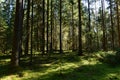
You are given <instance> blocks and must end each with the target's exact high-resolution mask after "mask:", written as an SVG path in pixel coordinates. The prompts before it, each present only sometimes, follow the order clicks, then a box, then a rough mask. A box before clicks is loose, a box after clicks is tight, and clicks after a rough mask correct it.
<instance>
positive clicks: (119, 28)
mask: <svg viewBox="0 0 120 80" xmlns="http://www.w3.org/2000/svg"><path fill="white" fill-rule="evenodd" d="M116 10H117V13H116V14H117V29H118V44H119V48H120V17H119V0H116Z"/></svg>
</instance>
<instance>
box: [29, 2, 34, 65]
mask: <svg viewBox="0 0 120 80" xmlns="http://www.w3.org/2000/svg"><path fill="white" fill-rule="evenodd" d="M30 37H31V44H30V45H31V48H30V64H32V55H33V0H32V18H31V35H30Z"/></svg>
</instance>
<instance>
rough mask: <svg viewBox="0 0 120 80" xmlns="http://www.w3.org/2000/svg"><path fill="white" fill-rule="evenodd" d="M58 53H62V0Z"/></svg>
mask: <svg viewBox="0 0 120 80" xmlns="http://www.w3.org/2000/svg"><path fill="white" fill-rule="evenodd" d="M59 36H60V53H62V0H60V35H59Z"/></svg>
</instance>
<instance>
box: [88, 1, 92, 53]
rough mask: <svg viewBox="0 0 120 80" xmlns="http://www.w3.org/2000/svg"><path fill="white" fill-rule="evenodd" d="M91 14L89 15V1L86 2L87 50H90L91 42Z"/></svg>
mask: <svg viewBox="0 0 120 80" xmlns="http://www.w3.org/2000/svg"><path fill="white" fill-rule="evenodd" d="M91 37H92V34H91V14H90V1H89V0H88V50H89V51H91V50H92V40H91Z"/></svg>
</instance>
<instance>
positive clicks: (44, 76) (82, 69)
mask: <svg viewBox="0 0 120 80" xmlns="http://www.w3.org/2000/svg"><path fill="white" fill-rule="evenodd" d="M104 54H106V53H104V52H97V53H93V54H92V55H91V54H90V55H89V56H88V55H85V56H82V57H79V56H76V55H75V54H73V53H66V54H63V55H59V54H52V55H51V56H40V55H37V56H34V58H33V64H32V65H30V64H29V63H28V62H29V61H28V60H29V58H28V57H24V58H22V59H21V67H19V68H18V69H16V71H13V69H11V68H10V66H9V62H10V56H5V55H1V56H0V80H120V66H116V67H111V66H109V65H107V64H105V63H102V62H100V61H99V59H98V58H101V56H102V55H104Z"/></svg>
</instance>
